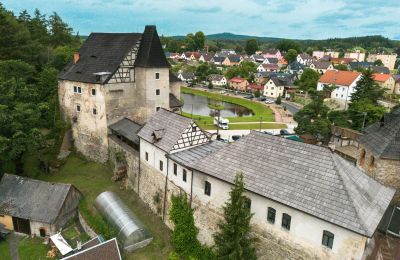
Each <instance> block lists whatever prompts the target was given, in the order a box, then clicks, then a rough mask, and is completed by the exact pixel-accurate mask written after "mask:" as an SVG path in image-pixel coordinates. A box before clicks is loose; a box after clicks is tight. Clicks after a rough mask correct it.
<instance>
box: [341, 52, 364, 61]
mask: <svg viewBox="0 0 400 260" xmlns="http://www.w3.org/2000/svg"><path fill="white" fill-rule="evenodd" d="M344 58H349V59H354V60H356V61H359V62H363V61H364V60H365V53H364V52H361V51H360V50H357V51H355V52H346V53H345V54H344Z"/></svg>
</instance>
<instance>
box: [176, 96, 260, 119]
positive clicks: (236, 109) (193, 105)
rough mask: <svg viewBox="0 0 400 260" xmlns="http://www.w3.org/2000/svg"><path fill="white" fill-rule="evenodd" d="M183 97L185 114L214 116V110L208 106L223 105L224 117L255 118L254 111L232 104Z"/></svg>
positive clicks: (197, 97)
mask: <svg viewBox="0 0 400 260" xmlns="http://www.w3.org/2000/svg"><path fill="white" fill-rule="evenodd" d="M181 97H183V100H184V105H183V108H182V111H183V112H186V113H189V114H194V115H201V116H214V110H213V109H210V108H209V107H208V104H216V103H217V104H218V105H223V106H224V109H223V110H221V116H222V117H242V116H253V115H254V113H253V111H252V110H250V109H248V108H246V107H243V106H240V105H236V104H232V103H226V102H222V101H216V100H214V99H209V98H207V97H203V96H197V95H193V94H184V93H182V94H181Z"/></svg>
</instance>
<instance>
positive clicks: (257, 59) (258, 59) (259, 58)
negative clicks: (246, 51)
mask: <svg viewBox="0 0 400 260" xmlns="http://www.w3.org/2000/svg"><path fill="white" fill-rule="evenodd" d="M250 58H251V60H252V61H253V62H254V63H263V62H264V60H265V58H264V56H263V55H259V54H253V55H251V56H250Z"/></svg>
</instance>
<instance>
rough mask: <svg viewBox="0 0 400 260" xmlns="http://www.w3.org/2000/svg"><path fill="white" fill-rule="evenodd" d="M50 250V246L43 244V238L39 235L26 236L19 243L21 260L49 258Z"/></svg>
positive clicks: (43, 259)
mask: <svg viewBox="0 0 400 260" xmlns="http://www.w3.org/2000/svg"><path fill="white" fill-rule="evenodd" d="M49 250H50V247H49V246H48V245H44V244H43V239H41V238H37V237H36V238H30V237H24V238H23V239H22V240H21V241H20V242H19V245H18V253H19V258H20V259H21V260H22V259H24V260H25V259H35V260H47V257H46V255H47V252H48V251H49Z"/></svg>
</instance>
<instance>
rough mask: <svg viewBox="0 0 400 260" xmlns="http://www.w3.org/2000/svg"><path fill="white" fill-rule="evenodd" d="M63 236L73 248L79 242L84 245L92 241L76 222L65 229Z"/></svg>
mask: <svg viewBox="0 0 400 260" xmlns="http://www.w3.org/2000/svg"><path fill="white" fill-rule="evenodd" d="M61 235H62V236H63V237H64V238H65V240H66V241H67V242H68V244H69V245H70V246H72V247H75V246H76V242H77V241H81V242H82V243H84V242H86V241H88V240H90V237H89V235H88V234H86V233H85V232H84V231H83V230H82V228H81V227H80V226H79V223H75V222H74V223H72V224H71V225H69V226H68V227H66V228H64V229H63V231H62V232H61Z"/></svg>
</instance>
